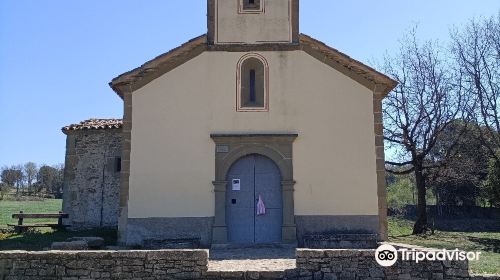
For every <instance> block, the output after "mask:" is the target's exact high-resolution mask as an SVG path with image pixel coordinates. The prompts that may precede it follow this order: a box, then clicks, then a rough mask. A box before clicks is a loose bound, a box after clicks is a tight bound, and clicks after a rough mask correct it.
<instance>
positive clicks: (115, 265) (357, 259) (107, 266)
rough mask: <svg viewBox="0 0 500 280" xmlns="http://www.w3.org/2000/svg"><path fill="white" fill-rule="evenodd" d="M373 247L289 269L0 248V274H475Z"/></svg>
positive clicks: (178, 256) (111, 277)
mask: <svg viewBox="0 0 500 280" xmlns="http://www.w3.org/2000/svg"><path fill="white" fill-rule="evenodd" d="M374 254H375V250H344V249H338V250H334V249H332V250H314V249H297V252H296V257H297V268H296V269H288V270H285V271H207V267H208V250H160V251H78V252H77V251H45V252H26V251H4V252H2V251H0V280H21V279H23V280H24V279H25V280H35V279H36V280H56V279H58V280H90V279H99V280H115V279H116V280H118V279H120V280H121V279H123V280H132V279H133V280H138V279H145V280H157V279H311V280H317V279H353V280H357V279H374V280H382V279H408V280H410V279H422V280H423V279H443V280H445V279H471V280H499V279H500V277H496V276H492V277H488V276H470V275H469V272H468V263H467V262H466V261H463V262H458V261H453V262H444V261H443V262H440V261H433V262H421V263H418V264H416V263H414V262H410V261H398V262H397V263H396V264H395V265H394V266H392V267H389V268H383V267H381V266H379V265H378V264H377V263H376V262H375V258H374Z"/></svg>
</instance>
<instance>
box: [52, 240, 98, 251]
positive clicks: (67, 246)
mask: <svg viewBox="0 0 500 280" xmlns="http://www.w3.org/2000/svg"><path fill="white" fill-rule="evenodd" d="M50 248H51V249H52V250H72V251H75V250H87V249H88V248H89V247H88V245H87V242H85V241H70V242H54V243H52V245H51V247H50Z"/></svg>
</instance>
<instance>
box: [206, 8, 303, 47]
mask: <svg viewBox="0 0 500 280" xmlns="http://www.w3.org/2000/svg"><path fill="white" fill-rule="evenodd" d="M207 9H208V12H207V25H208V43H209V44H210V45H234V44H245V45H261V44H298V40H299V0H207Z"/></svg>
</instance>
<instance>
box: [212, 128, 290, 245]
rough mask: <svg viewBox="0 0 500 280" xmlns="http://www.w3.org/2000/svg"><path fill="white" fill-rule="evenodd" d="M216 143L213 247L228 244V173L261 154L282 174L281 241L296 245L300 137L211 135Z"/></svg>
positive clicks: (285, 134)
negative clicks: (295, 167)
mask: <svg viewBox="0 0 500 280" xmlns="http://www.w3.org/2000/svg"><path fill="white" fill-rule="evenodd" d="M210 137H211V138H212V140H213V141H214V143H215V145H216V146H215V179H214V181H213V182H212V184H213V185H214V192H215V197H214V199H215V217H214V225H213V230H212V244H226V243H227V242H228V238H227V225H226V189H227V183H228V182H227V178H226V176H227V173H228V172H229V170H230V168H231V166H232V165H233V164H234V163H235V162H237V161H238V160H239V159H241V158H242V157H245V156H247V155H252V154H256V155H262V156H265V157H267V158H269V159H271V160H272V161H273V162H274V163H275V164H276V166H278V169H279V170H280V175H281V186H282V190H281V191H282V198H283V224H282V228H281V239H282V242H283V243H296V242H297V233H296V225H295V207H294V198H293V192H294V186H295V180H294V178H293V142H294V141H295V139H296V138H297V137H298V134H293V133H282V134H211V135H210Z"/></svg>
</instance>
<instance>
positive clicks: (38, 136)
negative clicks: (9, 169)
mask: <svg viewBox="0 0 500 280" xmlns="http://www.w3.org/2000/svg"><path fill="white" fill-rule="evenodd" d="M270 1H272V0H270ZM499 11H500V1H498V0H480V1H474V0H420V1H409V0H407V1H403V0H385V1H373V0H336V1H332V0H302V1H301V11H300V13H301V18H300V31H301V32H302V33H306V34H308V35H311V36H313V37H315V38H317V39H319V40H321V41H323V42H325V43H327V44H329V45H330V46H332V47H335V48H337V49H339V50H341V51H343V52H345V53H347V54H348V55H350V56H352V57H354V58H356V59H358V60H360V61H362V62H365V63H369V62H373V61H376V60H379V59H381V57H382V56H383V55H384V53H385V52H386V51H387V52H389V53H391V52H394V51H395V50H396V49H397V47H398V40H399V39H400V38H401V37H402V36H403V34H404V33H405V31H407V30H408V29H409V28H410V27H412V26H413V25H414V24H415V23H418V25H419V28H418V34H419V37H420V38H422V39H439V40H440V41H441V42H442V43H443V44H445V43H446V40H447V39H448V33H449V28H450V27H452V26H453V25H462V24H464V23H466V22H467V21H468V20H469V19H471V18H473V17H479V16H491V15H494V14H496V13H498V12H499ZM205 16H206V1H205V0H184V1H181V0H177V1H174V0H168V1H167V0H148V1H132V0H106V1H102V0H86V1H67V0H50V1H49V0H46V1H40V0H1V1H0V166H3V165H11V164H19V163H24V162H27V161H34V162H37V163H47V164H55V163H63V162H64V151H65V136H64V134H62V132H61V130H60V129H61V127H63V126H64V125H67V124H70V123H75V122H79V121H81V120H84V119H88V118H90V117H103V118H110V117H117V118H120V117H121V115H122V104H121V103H122V102H121V99H120V98H119V97H118V96H117V95H116V94H114V93H113V91H112V90H111V89H110V88H109V87H108V82H109V81H110V80H111V79H112V78H114V77H115V76H117V75H119V74H121V73H123V72H126V71H128V70H130V69H132V68H135V67H137V66H139V65H141V64H142V63H143V62H145V61H147V60H149V59H151V58H154V57H155V56H157V55H159V54H161V53H164V52H166V51H168V50H169V49H172V48H174V47H176V46H178V45H180V44H181V43H183V42H185V41H186V40H188V39H190V38H193V37H195V36H198V35H200V34H203V33H205V32H206V18H205Z"/></svg>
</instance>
